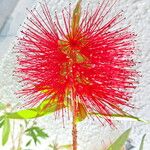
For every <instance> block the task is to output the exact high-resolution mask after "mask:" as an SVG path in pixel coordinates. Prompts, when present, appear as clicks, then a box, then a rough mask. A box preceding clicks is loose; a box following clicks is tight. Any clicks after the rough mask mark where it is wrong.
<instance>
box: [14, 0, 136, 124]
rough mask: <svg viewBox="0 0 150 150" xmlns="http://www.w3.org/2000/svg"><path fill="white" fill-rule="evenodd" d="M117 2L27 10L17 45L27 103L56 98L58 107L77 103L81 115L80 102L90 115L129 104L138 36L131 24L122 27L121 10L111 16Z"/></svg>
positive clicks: (118, 108) (42, 6)
mask: <svg viewBox="0 0 150 150" xmlns="http://www.w3.org/2000/svg"><path fill="white" fill-rule="evenodd" d="M115 2H116V0H115V1H110V0H103V1H102V2H101V3H100V4H98V6H97V8H95V9H93V11H92V12H91V10H90V8H89V7H88V6H87V9H86V10H85V11H84V10H82V9H81V0H80V1H79V2H78V3H77V5H76V6H75V8H74V9H72V7H73V6H72V5H71V4H69V7H68V8H64V9H63V10H62V13H61V16H59V17H58V14H57V13H56V12H55V13H54V14H53V15H51V13H50V8H48V5H47V4H46V3H41V4H40V9H33V10H31V11H29V12H30V17H29V18H27V22H26V23H24V25H23V30H22V31H21V33H22V36H21V37H20V38H19V39H18V43H17V45H16V46H15V50H16V51H17V52H18V61H17V62H18V64H19V67H17V69H16V73H17V76H19V78H21V84H22V85H23V89H22V90H21V91H20V92H19V94H21V95H22V96H25V97H26V100H27V103H28V104H32V105H35V104H37V103H39V102H42V101H44V100H49V106H50V105H51V104H52V103H53V102H57V107H56V110H58V109H59V108H61V107H62V105H66V106H67V107H68V108H72V103H73V102H74V103H75V111H76V112H77V113H80V107H81V106H80V107H79V105H82V107H84V110H85V111H86V112H87V113H88V112H89V113H90V112H95V113H100V114H104V115H110V116H111V114H113V113H118V114H122V113H124V112H123V110H122V107H124V106H130V103H129V100H130V99H131V98H132V93H133V89H134V88H135V87H136V80H137V76H138V73H137V72H136V70H134V69H133V66H135V65H136V63H135V61H134V60H133V59H132V58H133V57H134V55H135V41H134V39H135V34H134V33H132V32H131V31H130V30H129V27H130V26H126V27H122V22H123V21H124V20H125V18H123V17H122V15H123V12H122V11H121V12H119V13H117V14H116V15H114V16H113V17H111V18H110V19H109V17H108V16H109V13H110V11H111V9H112V8H113V6H114V4H115ZM60 17H61V21H60V20H59V18H60ZM119 25H120V26H119ZM49 106H48V107H49ZM63 112H64V110H62V113H63ZM105 119H106V120H107V121H108V122H109V123H111V120H110V119H109V118H108V117H106V118H105Z"/></svg>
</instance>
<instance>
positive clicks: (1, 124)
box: [0, 120, 4, 128]
mask: <svg viewBox="0 0 150 150" xmlns="http://www.w3.org/2000/svg"><path fill="white" fill-rule="evenodd" d="M3 125H4V120H3V121H1V123H0V128H1V127H2V126H3Z"/></svg>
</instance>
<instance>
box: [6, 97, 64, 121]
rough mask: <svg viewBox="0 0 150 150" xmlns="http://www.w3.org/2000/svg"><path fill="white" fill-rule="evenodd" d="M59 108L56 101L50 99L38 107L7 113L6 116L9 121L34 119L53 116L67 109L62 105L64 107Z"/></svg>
mask: <svg viewBox="0 0 150 150" xmlns="http://www.w3.org/2000/svg"><path fill="white" fill-rule="evenodd" d="M57 106H58V105H57V101H56V100H53V101H50V99H46V100H44V101H43V102H42V103H41V104H40V105H39V106H38V107H35V108H32V109H25V110H20V111H18V112H12V113H6V115H7V117H8V118H9V119H32V118H38V117H41V116H45V115H47V114H51V113H53V112H55V111H58V110H60V109H62V108H65V107H66V106H65V105H63V104H62V106H61V107H59V109H58V108H57Z"/></svg>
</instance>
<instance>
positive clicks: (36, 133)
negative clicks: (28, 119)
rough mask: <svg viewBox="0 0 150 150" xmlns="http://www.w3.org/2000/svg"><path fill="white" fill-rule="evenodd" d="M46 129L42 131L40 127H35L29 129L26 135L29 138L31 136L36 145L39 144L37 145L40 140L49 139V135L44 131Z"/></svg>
mask: <svg viewBox="0 0 150 150" xmlns="http://www.w3.org/2000/svg"><path fill="white" fill-rule="evenodd" d="M43 130H44V129H41V128H40V127H38V126H33V127H31V128H28V129H27V130H26V131H25V133H26V135H27V136H30V137H31V138H32V139H33V141H34V143H35V144H37V143H40V139H39V138H43V139H45V138H47V137H48V134H47V133H45V132H44V131H43Z"/></svg>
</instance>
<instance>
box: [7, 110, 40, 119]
mask: <svg viewBox="0 0 150 150" xmlns="http://www.w3.org/2000/svg"><path fill="white" fill-rule="evenodd" d="M6 115H7V117H8V118H9V119H31V118H35V117H36V116H37V111H36V110H35V109H26V110H20V111H18V112H12V113H6Z"/></svg>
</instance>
